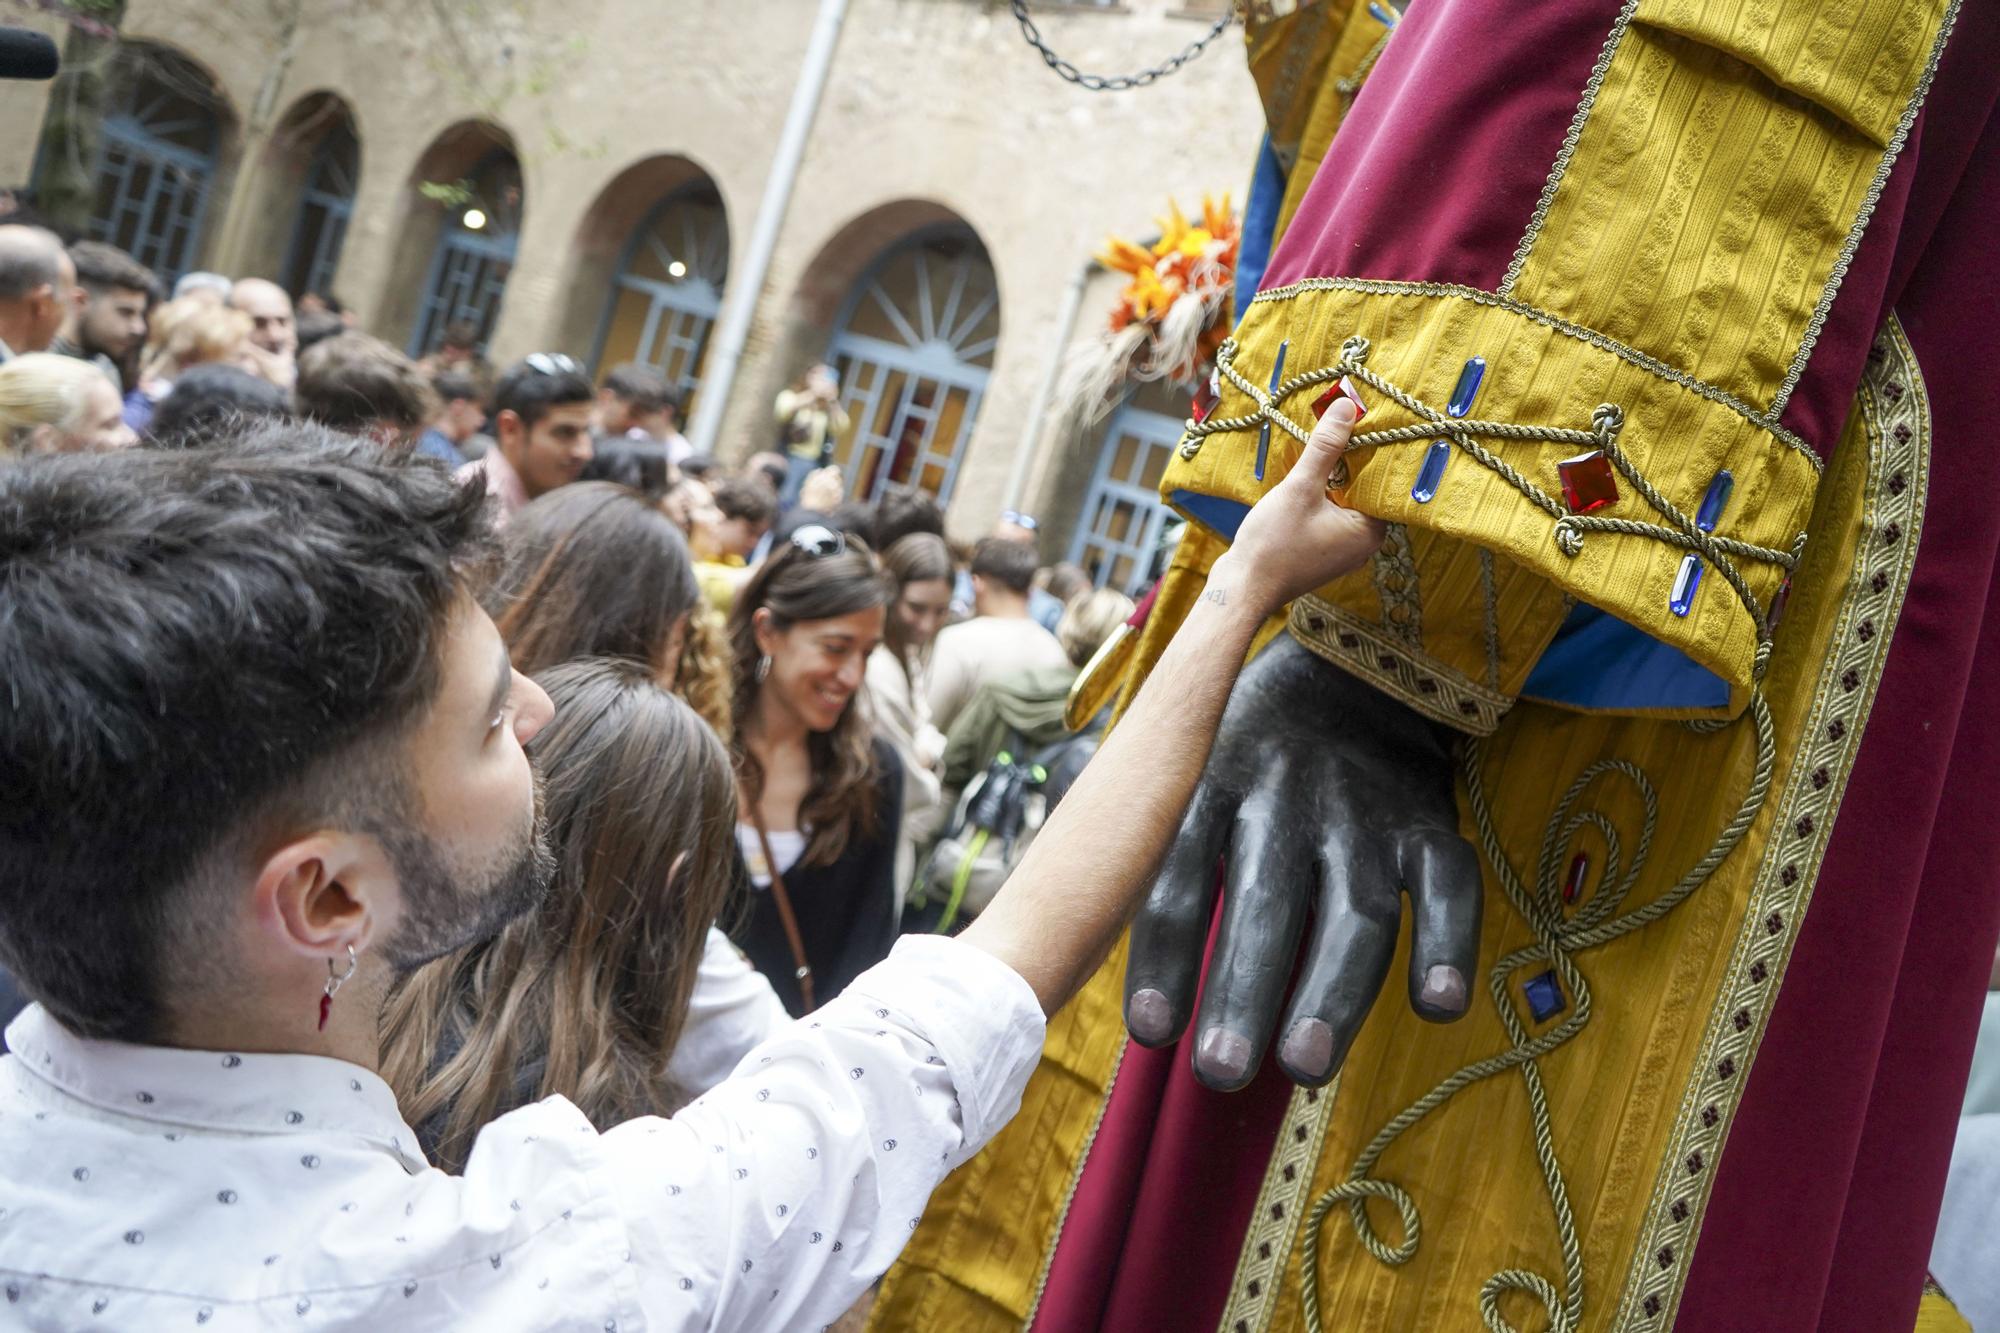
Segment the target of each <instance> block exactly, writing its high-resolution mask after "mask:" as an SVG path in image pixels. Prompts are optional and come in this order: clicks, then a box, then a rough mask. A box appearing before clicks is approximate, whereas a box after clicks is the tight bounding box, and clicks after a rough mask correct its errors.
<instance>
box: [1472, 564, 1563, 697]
mask: <svg viewBox="0 0 2000 1333" xmlns="http://www.w3.org/2000/svg"><path fill="white" fill-rule="evenodd" d="M1479 591H1480V594H1481V595H1482V597H1483V598H1484V599H1485V602H1486V606H1485V612H1484V616H1483V617H1482V619H1483V621H1484V629H1485V631H1486V688H1487V689H1489V690H1495V691H1497V690H1498V689H1499V688H1500V588H1499V584H1497V583H1496V582H1495V581H1494V578H1493V548H1492V547H1490V546H1482V547H1480V548H1479ZM1563 614H1564V615H1565V616H1567V615H1568V614H1569V612H1568V610H1567V609H1565V610H1564V612H1563Z"/></svg>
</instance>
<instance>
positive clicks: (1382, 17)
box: [1368, 0, 1396, 28]
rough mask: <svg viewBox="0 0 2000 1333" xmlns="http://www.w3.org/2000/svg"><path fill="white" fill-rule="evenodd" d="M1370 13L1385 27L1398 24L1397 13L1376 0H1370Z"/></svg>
mask: <svg viewBox="0 0 2000 1333" xmlns="http://www.w3.org/2000/svg"><path fill="white" fill-rule="evenodd" d="M1368 13H1369V14H1370V15H1371V16H1373V18H1374V20H1375V21H1376V22H1377V23H1379V24H1381V25H1382V26H1383V27H1385V28H1393V27H1395V26H1396V15H1395V14H1394V13H1393V12H1392V11H1390V10H1388V9H1385V8H1384V7H1383V6H1381V5H1379V4H1377V3H1376V0H1368Z"/></svg>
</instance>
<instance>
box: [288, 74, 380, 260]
mask: <svg viewBox="0 0 2000 1333" xmlns="http://www.w3.org/2000/svg"><path fill="white" fill-rule="evenodd" d="M290 133H291V134H293V135H295V136H296V139H297V141H298V146H299V147H300V148H308V147H309V151H310V154H311V156H310V157H308V158H307V160H306V170H305V179H304V181H303V182H302V183H301V184H300V187H299V205H298V214H297V216H296V218H295V219H294V221H293V223H292V234H291V239H290V240H289V241H288V242H287V243H286V248H285V262H284V266H283V268H282V270H281V271H282V273H283V275H284V276H283V278H282V279H281V281H282V283H283V285H284V287H285V289H286V290H287V291H289V292H290V293H291V294H292V295H293V296H300V295H303V294H304V293H306V292H319V293H322V294H326V293H330V292H331V291H332V290H333V275H334V271H335V270H336V269H337V268H338V267H339V266H340V251H341V247H342V246H343V245H345V244H346V241H347V224H348V221H349V219H351V218H352V217H353V216H354V195H355V191H356V190H357V189H358V188H359V186H360V181H361V141H360V139H358V138H357V137H356V136H355V133H354V120H353V117H351V116H350V115H348V114H347V108H346V107H345V106H344V105H342V104H341V103H340V102H339V100H338V99H334V98H327V99H325V100H324V101H322V102H321V103H319V104H318V105H316V106H315V107H313V108H311V109H309V110H307V111H305V112H304V114H303V115H302V116H301V117H300V118H299V119H298V123H297V125H296V126H295V127H293V128H292V129H291V131H290Z"/></svg>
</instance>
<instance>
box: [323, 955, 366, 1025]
mask: <svg viewBox="0 0 2000 1333" xmlns="http://www.w3.org/2000/svg"><path fill="white" fill-rule="evenodd" d="M359 966H360V962H359V960H357V959H356V958H355V956H354V946H353V945H351V944H350V945H348V946H347V971H346V972H345V973H344V974H343V973H336V972H335V971H334V970H333V960H332V959H331V958H329V959H327V960H326V990H325V991H324V992H323V993H322V994H321V995H320V997H319V1030H320V1031H321V1032H324V1031H326V1018H327V1015H328V1014H331V1013H332V1012H333V997H334V995H335V993H337V992H338V991H339V990H340V988H341V987H342V986H344V985H346V984H347V980H348V978H349V977H352V976H353V975H354V969H355V968H357V967H359Z"/></svg>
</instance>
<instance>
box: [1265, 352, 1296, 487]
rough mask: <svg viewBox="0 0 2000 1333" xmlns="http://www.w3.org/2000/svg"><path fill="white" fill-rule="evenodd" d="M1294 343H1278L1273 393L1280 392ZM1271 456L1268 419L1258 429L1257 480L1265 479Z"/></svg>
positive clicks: (1272, 385)
mask: <svg viewBox="0 0 2000 1333" xmlns="http://www.w3.org/2000/svg"><path fill="white" fill-rule="evenodd" d="M1291 345H1292V343H1291V339H1289V338H1287V339H1286V340H1285V341H1284V342H1281V343H1279V344H1278V359H1277V360H1275V361H1273V362H1272V363H1271V386H1270V391H1271V393H1272V394H1273V395H1275V394H1276V393H1277V392H1278V383H1279V381H1280V380H1282V379H1283V378H1284V374H1285V349H1287V348H1289V347H1290V346H1291ZM1270 456H1271V423H1270V422H1269V421H1266V422H1265V423H1264V424H1263V425H1262V426H1260V427H1259V428H1258V430H1257V480H1259V481H1262V480H1264V461H1265V460H1266V459H1267V458H1269V457H1270Z"/></svg>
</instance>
